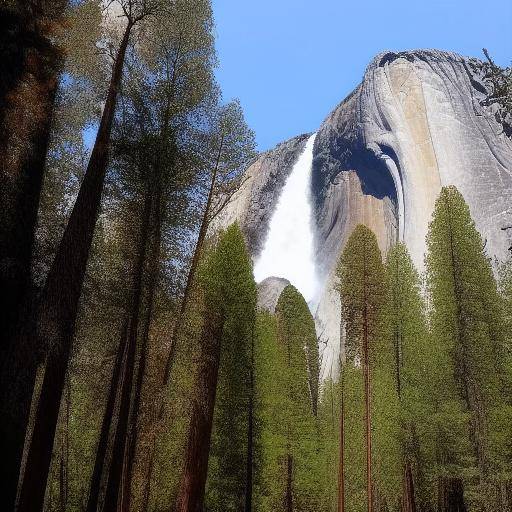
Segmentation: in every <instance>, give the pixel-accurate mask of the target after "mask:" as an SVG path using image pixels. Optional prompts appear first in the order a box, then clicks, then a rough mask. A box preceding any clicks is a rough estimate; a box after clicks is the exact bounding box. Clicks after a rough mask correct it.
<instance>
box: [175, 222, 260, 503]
mask: <svg viewBox="0 0 512 512" xmlns="http://www.w3.org/2000/svg"><path fill="white" fill-rule="evenodd" d="M200 278H201V282H202V283H203V287H204V290H205V306H206V307H205V318H204V321H203V333H202V337H201V340H200V343H201V355H200V360H199V363H198V366H199V368H198V374H197V381H196V391H195V397H194V401H193V404H192V417H191V420H190V427H189V435H188V443H187V449H186V453H185V460H184V469H183V473H182V477H181V484H180V488H179V492H178V497H177V500H176V510H177V511H180V512H184V511H190V512H192V511H194V512H195V511H197V510H201V509H202V507H203V501H204V495H205V484H206V478H207V470H208V459H209V453H210V446H211V436H212V427H213V419H214V410H215V405H216V398H217V387H218V384H219V370H220V371H221V372H222V371H226V370H228V369H229V367H230V366H231V370H232V371H233V370H234V372H235V373H234V374H232V375H221V384H222V385H223V386H226V387H227V388H228V389H229V388H230V387H231V386H233V387H232V388H231V391H234V389H233V388H237V389H236V391H237V393H236V395H235V397H234V400H233V402H231V403H230V402H229V395H227V393H228V392H229V391H228V389H225V390H223V389H220V390H219V396H220V397H221V400H222V399H223V398H224V400H225V404H224V405H225V407H226V409H227V410H231V411H233V410H236V413H237V418H236V419H235V424H234V425H233V427H234V428H235V431H234V434H235V437H234V438H233V439H231V438H229V427H227V426H226V424H225V423H224V421H226V417H225V416H224V415H223V410H222V404H219V407H217V415H216V419H217V420H218V422H219V423H220V425H219V426H218V427H217V431H216V434H215V435H216V437H217V439H219V437H220V438H221V439H223V440H226V439H229V440H228V441H225V442H226V443H230V442H233V444H234V445H235V446H237V448H239V449H241V450H242V451H241V452H239V451H238V452H237V453H233V452H230V450H229V447H228V446H227V445H226V446H222V448H223V449H224V450H226V456H227V457H226V458H225V457H224V454H220V455H221V457H218V458H217V467H216V468H214V471H215V470H216V469H218V471H219V473H218V477H217V478H218V481H217V483H213V485H214V487H215V486H218V487H217V488H218V489H219V491H218V493H219V494H218V497H219V499H228V500H232V501H231V503H228V504H226V505H227V506H228V507H229V506H231V507H233V506H236V505H237V504H240V503H241V504H242V507H243V504H244V491H245V471H244V470H245V464H244V462H243V461H245V457H246V440H247V437H246V435H247V411H248V400H247V391H248V390H247V387H248V386H247V381H245V382H244V370H245V379H246V378H247V375H248V373H247V372H248V368H247V367H246V368H245V369H244V368H243V366H244V364H245V365H246V364H247V362H248V352H247V351H248V346H247V345H245V346H244V345H242V346H241V347H237V345H236V343H237V342H238V341H239V339H244V337H245V340H246V341H247V342H248V341H250V335H252V329H253V327H252V325H251V322H254V308H255V305H256V286H255V283H254V278H253V277H252V266H251V260H250V257H249V255H248V253H247V249H246V247H245V243H244V239H243V235H242V233H241V231H240V229H239V228H238V226H236V225H232V226H231V227H230V228H228V229H227V230H226V232H224V233H223V234H222V235H221V236H220V239H219V242H218V244H217V246H216V248H215V249H214V250H213V251H212V253H211V254H210V255H209V256H208V258H207V260H206V262H205V264H204V269H203V270H202V271H201V275H200ZM241 296H242V297H244V298H245V299H247V300H246V301H245V303H243V302H242V301H239V298H240V297H241ZM251 308H252V309H251ZM239 336H240V338H239ZM247 337H249V339H247ZM229 344H234V345H235V346H231V347H230V346H229ZM237 348H238V349H239V350H240V353H239V354H238V355H239V356H240V360H241V362H242V366H240V365H239V364H238V363H237V362H236V361H234V360H233V359H234V355H235V354H236V350H237ZM244 350H245V351H246V352H245V357H244ZM224 354H226V356H225V361H222V364H223V365H224V362H225V363H226V365H225V366H224V367H221V356H222V355H224ZM244 397H245V400H244ZM219 429H221V431H220V432H219ZM225 429H226V430H225ZM223 436H227V437H223ZM216 442H217V440H214V443H216ZM237 442H238V443H237ZM244 447H245V450H244ZM233 458H234V464H235V468H234V469H231V468H230V467H229V464H231V463H233ZM236 469H238V470H241V472H242V474H243V475H244V476H243V477H242V478H241V482H242V483H241V482H240V480H239V479H240V476H239V475H237V474H236ZM223 471H225V472H226V473H225V475H223V473H222V472H223ZM223 476H225V477H226V483H227V489H226V488H224V489H223V488H222V484H223V482H222V480H221V479H222V478H223ZM217 478H214V480H216V479H217ZM237 500H238V501H237ZM219 505H221V506H224V505H225V504H224V503H219Z"/></svg>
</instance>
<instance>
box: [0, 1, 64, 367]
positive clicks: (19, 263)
mask: <svg viewBox="0 0 512 512" xmlns="http://www.w3.org/2000/svg"><path fill="white" fill-rule="evenodd" d="M48 3H49V2H48ZM53 4H54V5H52V6H50V5H44V4H43V5H39V6H37V7H35V6H34V5H30V2H22V1H18V2H16V3H15V4H14V6H13V7H11V8H8V7H5V6H4V7H2V8H0V61H1V62H2V73H1V77H0V133H1V135H0V166H1V167H0V204H1V205H2V217H1V219H0V333H1V335H2V337H3V336H5V339H6V340H7V339H8V337H7V333H9V334H12V333H13V330H14V328H15V326H16V324H17V322H18V320H19V315H20V312H21V308H22V305H23V303H24V301H25V299H26V298H27V295H28V292H29V291H30V288H31V281H30V266H31V259H32V248H33V241H34V233H35V227H36V219H37V211H38V207H39V196H40V192H41V186H42V181H43V174H44V168H45V161H46V153H47V149H48V142H49V139H50V128H51V123H52V114H53V109H54V102H55V93H56V90H57V84H58V76H59V73H60V69H61V61H62V59H61V55H60V51H59V49H58V48H57V47H56V45H55V44H54V43H53V42H52V40H51V36H50V35H49V33H48V28H47V27H48V25H49V24H56V23H58V22H60V20H61V18H62V15H63V13H64V9H65V7H66V4H67V1H63V0H59V1H56V2H53ZM45 19H46V27H45V26H44V24H43V20H45ZM6 348H7V347H6V346H5V344H4V343H1V344H0V357H3V356H4V353H3V351H4V350H6Z"/></svg>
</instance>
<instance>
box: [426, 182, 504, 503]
mask: <svg viewBox="0 0 512 512" xmlns="http://www.w3.org/2000/svg"><path fill="white" fill-rule="evenodd" d="M427 243H428V255H427V260H426V261H427V276H428V285H429V291H430V295H431V302H432V318H431V323H432V330H433V336H434V337H435V338H437V339H439V340H441V342H442V343H443V344H444V345H445V346H446V347H447V348H448V350H449V354H450V358H451V365H452V368H453V377H454V379H455V384H456V391H457V395H458V397H459V399H460V401H461V403H462V405H463V407H464V409H465V410H466V411H467V413H468V416H469V438H470V442H471V446H472V448H471V449H470V451H469V453H468V454H467V457H474V461H475V464H476V468H475V469H476V470H477V474H478V477H477V478H476V479H475V478H469V477H468V476H466V477H465V475H464V474H462V475H460V476H461V477H462V479H463V481H464V491H465V495H464V500H465V502H466V503H467V505H468V506H471V507H472V506H475V507H482V508H483V509H484V510H496V509H499V508H500V502H499V499H498V498H499V492H498V489H499V479H500V477H499V476H498V475H499V473H500V472H499V471H498V470H497V468H498V467H500V466H501V463H500V458H501V457H502V456H503V455H505V454H506V449H505V447H504V446H503V447H502V450H500V452H501V453H500V454H499V455H498V458H497V457H496V456H495V455H496V449H495V448H494V449H491V439H495V436H496V434H497V432H496V427H497V426H498V425H499V423H501V422H500V421H499V420H498V419H497V417H496V415H498V417H499V412H498V411H502V410H504V406H505V405H506V402H505V399H504V392H505V389H506V385H507V381H508V375H507V372H506V367H505V365H504V361H505V340H504V331H505V330H504V328H503V327H504V324H503V318H502V314H501V311H500V299H499V296H498V292H497V286H496V282H495V279H494V276H493V272H492V269H491V265H490V263H489V261H488V259H487V257H486V255H485V252H484V243H483V241H482V239H481V237H480V235H479V233H478V232H477V230H476V228H475V225H474V222H473V220H472V219H471V215H470V212H469V208H468V206H467V204H466V203H465V201H464V198H463V197H462V195H461V194H460V193H459V192H458V190H457V189H456V188H455V187H453V186H452V187H444V188H443V189H442V190H441V193H440V196H439V198H438V200H437V201H436V205H435V209H434V215H433V220H432V223H431V224H430V227H429V234H428V238H427ZM493 452H494V455H493ZM464 477H465V478H464ZM451 506H452V507H453V505H451ZM452 509H453V508H452Z"/></svg>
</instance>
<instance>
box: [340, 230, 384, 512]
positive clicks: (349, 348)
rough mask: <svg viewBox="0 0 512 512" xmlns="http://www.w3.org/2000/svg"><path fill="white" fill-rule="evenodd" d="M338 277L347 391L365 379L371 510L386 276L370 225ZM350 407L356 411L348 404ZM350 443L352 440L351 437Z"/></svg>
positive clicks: (358, 235) (353, 243)
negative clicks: (376, 373)
mask: <svg viewBox="0 0 512 512" xmlns="http://www.w3.org/2000/svg"><path fill="white" fill-rule="evenodd" d="M338 276H339V279H340V285H339V286H340V288H339V290H340V297H341V307H342V318H343V321H344V327H345V334H346V337H345V346H344V349H345V357H346V359H347V362H348V364H347V368H350V367H352V368H351V369H350V371H348V372H347V380H346V382H347V390H348V391H350V392H352V391H355V390H356V386H355V382H354V381H353V380H352V379H353V378H354V377H355V375H356V374H357V373H362V378H363V382H364V394H363V403H364V426H365V427H364V428H365V434H364V444H365V447H366V472H365V477H366V502H367V510H368V512H371V511H372V510H373V509H374V498H373V491H374V485H375V482H374V480H373V475H372V469H373V464H372V417H371V414H372V404H371V399H372V382H371V378H372V365H373V361H372V354H373V348H374V345H375V344H376V343H377V340H378V337H379V334H380V333H379V329H380V325H381V311H382V303H383V300H384V289H385V279H384V266H383V264H382V258H381V253H380V250H379V247H378V245H377V239H376V237H375V235H374V234H373V233H372V232H371V231H370V230H369V229H368V228H367V227H365V226H363V225H361V224H360V225H358V226H357V227H356V228H355V229H354V231H353V232H352V234H351V235H350V237H349V239H348V241H347V244H346V246H345V249H344V251H343V253H342V255H341V258H340V262H339V266H338ZM351 399H353V400H356V396H355V395H354V396H351ZM354 405H355V404H354ZM347 409H348V410H352V411H353V408H352V409H349V407H348V405H347ZM348 444H350V441H349V440H348V439H347V445H348ZM347 457H348V455H347Z"/></svg>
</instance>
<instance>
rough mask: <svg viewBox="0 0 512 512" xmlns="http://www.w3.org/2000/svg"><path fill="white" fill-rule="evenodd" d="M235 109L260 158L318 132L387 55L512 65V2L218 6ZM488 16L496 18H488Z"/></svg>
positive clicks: (250, 2) (398, 0)
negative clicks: (431, 52)
mask: <svg viewBox="0 0 512 512" xmlns="http://www.w3.org/2000/svg"><path fill="white" fill-rule="evenodd" d="M213 8H214V15H215V21H216V32H217V52H218V56H219V61H220V65H219V69H218V70H217V78H218V80H219V83H220V85H221V88H222V90H223V93H224V97H225V99H226V100H230V99H232V98H235V97H237V98H239V99H240V101H241V103H242V106H243V108H244V111H245V115H246V118H247V121H248V123H249V126H250V127H251V128H252V129H253V130H254V131H255V132H256V139H257V142H258V148H259V149H260V150H266V149H269V148H271V147H273V146H274V145H275V144H277V143H278V142H280V141H282V140H285V139H287V138H290V137H293V136H294V135H297V134H299V133H304V132H309V131H314V130H315V129H316V128H317V127H318V126H319V124H320V123H321V121H322V120H323V118H324V117H325V116H326V115H327V114H328V113H329V112H330V111H331V110H332V108H333V107H334V106H335V105H337V104H338V103H339V102H340V101H341V100H342V99H343V98H344V97H345V96H346V95H347V94H348V93H349V92H350V91H351V90H352V89H353V88H354V87H355V86H356V85H357V84H358V83H359V81H360V80H361V77H362V74H363V72H364V69H365V67H366V65H367V64H368V62H369V61H370V60H371V58H372V57H373V56H374V55H375V54H377V53H378V52H380V51H383V50H405V49H414V48H438V49H441V50H450V51H455V52H458V53H461V54H463V55H469V56H481V55H482V51H481V49H482V47H486V48H487V49H488V50H489V51H490V53H491V55H492V56H493V57H494V58H495V60H496V62H498V63H499V64H501V65H503V66H505V65H510V62H511V61H512V37H511V30H512V29H511V27H512V1H511V0H485V1H481V0H480V1H477V0H421V1H417V0H381V1H377V0H355V1H354V0H316V1H311V0H309V1H306V0H257V1H254V0H213ZM486 13H488V14H486Z"/></svg>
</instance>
